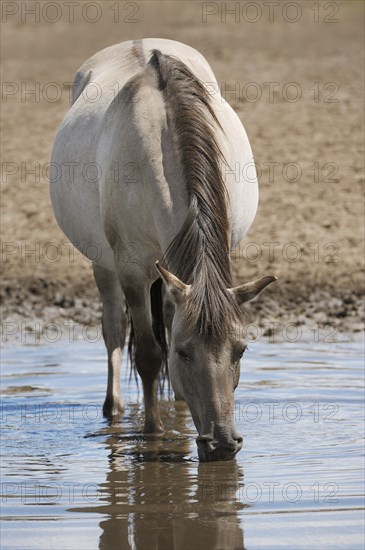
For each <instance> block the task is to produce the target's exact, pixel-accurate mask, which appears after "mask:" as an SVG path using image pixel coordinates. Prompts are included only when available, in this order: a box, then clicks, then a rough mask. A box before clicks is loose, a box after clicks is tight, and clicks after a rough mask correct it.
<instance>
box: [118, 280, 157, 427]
mask: <svg viewBox="0 0 365 550" xmlns="http://www.w3.org/2000/svg"><path fill="white" fill-rule="evenodd" d="M120 279H121V283H122V287H123V291H124V294H125V297H126V300H127V303H128V307H129V310H130V313H131V316H132V320H133V327H134V336H135V363H136V367H137V371H138V374H139V375H140V377H141V379H142V384H143V395H144V407H145V423H144V432H145V433H161V432H163V425H162V422H161V418H160V413H159V409H158V375H159V372H160V369H161V365H162V353H161V349H160V346H159V345H158V343H157V342H156V339H155V336H154V333H153V329H152V314H151V299H150V287H151V284H150V282H147V281H145V280H143V279H139V278H138V276H137V275H136V273H133V276H131V277H127V276H126V275H125V274H123V273H122V274H120Z"/></svg>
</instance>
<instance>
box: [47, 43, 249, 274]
mask: <svg viewBox="0 0 365 550" xmlns="http://www.w3.org/2000/svg"><path fill="white" fill-rule="evenodd" d="M153 49H159V50H160V51H161V52H162V53H164V54H167V55H170V56H174V57H176V58H178V59H180V60H181V61H182V62H183V63H184V64H186V65H187V67H188V68H189V69H190V70H191V71H192V72H193V73H194V74H195V75H196V76H197V77H198V78H199V79H200V80H201V81H203V82H205V83H209V84H210V85H213V86H215V89H216V90H217V94H213V96H212V105H213V108H214V110H215V111H216V113H217V116H218V118H219V120H220V122H221V124H222V126H223V128H224V132H225V134H226V139H223V140H222V143H221V145H222V149H223V150H224V153H225V155H226V158H227V161H228V164H229V165H230V166H231V167H232V168H233V170H236V169H237V170H239V171H240V172H241V175H240V176H239V178H238V180H237V177H236V175H233V176H228V180H229V178H230V180H231V181H228V180H227V183H228V185H227V187H228V191H229V195H230V199H231V201H230V202H231V214H230V218H231V226H232V239H231V240H232V243H233V245H235V244H237V243H238V242H239V241H240V240H241V238H242V237H243V235H244V233H245V232H246V231H247V228H248V227H249V226H250V225H251V222H252V220H253V217H254V215H255V212H256V205H257V183H255V181H253V182H249V181H243V180H242V171H243V167H244V165H245V164H247V162H249V161H251V160H252V153H251V148H250V145H249V142H248V139H247V136H246V133H245V131H244V129H243V127H242V125H241V123H240V121H239V119H238V117H237V115H236V114H235V113H234V111H233V110H232V109H231V108H230V107H229V105H228V104H227V103H226V102H225V101H223V99H222V98H221V95H220V93H219V90H218V85H217V82H216V79H215V77H214V74H213V72H212V70H211V68H210V66H209V64H208V62H207V61H206V60H205V58H204V57H203V56H202V55H201V54H200V53H199V52H197V51H196V50H194V49H193V48H191V47H190V46H187V45H184V44H181V43H179V42H175V41H172V40H165V39H143V40H136V41H128V42H123V43H121V44H116V45H114V46H110V47H108V48H106V49H104V50H101V51H100V52H98V53H96V54H95V55H94V56H92V57H91V58H90V59H88V60H87V61H86V62H85V63H84V64H83V65H82V66H81V68H80V69H79V70H78V72H77V74H76V77H75V80H74V85H73V103H72V106H71V108H70V110H69V111H68V113H67V114H66V116H65V118H64V121H63V123H62V125H61V127H60V129H59V131H58V134H57V137H56V140H55V144H54V148H53V153H52V164H51V198H52V203H53V207H54V211H55V215H56V219H57V221H58V223H59V225H60V227H61V229H62V230H63V231H64V233H65V234H66V235H67V237H68V238H69V239H70V241H71V242H72V243H73V244H74V245H75V246H76V247H77V248H78V249H79V250H80V251H81V252H82V253H83V254H85V255H86V256H89V258H90V259H91V260H93V261H95V262H96V263H98V264H99V265H101V266H103V267H105V268H108V269H111V270H114V259H113V253H112V250H111V247H110V244H109V241H108V239H107V238H106V235H105V232H104V227H105V225H103V223H102V220H101V209H100V200H101V196H100V186H102V182H103V181H105V178H106V177H107V176H108V175H107V174H106V171H108V170H110V166H107V165H106V164H104V162H103V159H102V157H100V154H99V153H100V149H102V147H100V143H101V142H102V141H103V139H104V140H105V133H106V132H108V131H109V130H108V128H109V126H108V125H107V124H106V123H105V121H106V118H107V116H108V113H109V114H110V112H111V111H113V109H114V111H113V112H114V114H115V116H117V117H119V118H120V119H121V120H120V123H119V124H120V126H122V125H123V124H124V120H125V119H123V120H122V118H123V109H122V108H120V109H119V110H118V106H117V103H116V99H117V98H118V97H119V96H120V95H121V93H123V90H124V89H125V87H126V84H127V83H128V82H133V81H134V79H138V78H139V76H138V75H142V79H143V78H144V76H143V75H146V77H147V74H148V71H147V70H146V67H147V64H148V61H149V59H150V57H151V53H152V50H153ZM146 85H149V83H148V82H147V81H146ZM157 93H160V92H159V91H157V87H156V94H157ZM146 97H147V99H146V113H147V115H146V116H149V115H148V113H152V114H153V113H154V110H155V107H154V105H153V102H151V98H148V93H147V94H146ZM155 98H157V96H155ZM115 107H116V108H115ZM129 118H130V117H129ZM125 123H126V125H128V124H129V123H130V120H125ZM124 134H125V135H124V138H123V140H124V141H123V140H122V138H121V137H119V136H117V138H118V139H119V141H120V142H121V144H120V145H121V151H122V150H123V148H125V150H126V151H127V150H128V146H129V145H131V144H128V139H129V138H128V132H127V133H126V132H124ZM150 139H152V137H151V138H150ZM155 150H156V147H155ZM135 152H136V153H137V154H138V150H137V151H133V154H134V153H135ZM127 156H128V155H127ZM100 158H101V162H98V161H99V159H100ZM136 158H138V157H136ZM237 163H238V164H237ZM236 165H237V167H236ZM227 171H228V167H227ZM109 176H110V174H109ZM243 183H245V185H242V184H243ZM245 201H246V206H245V208H244V210H243V211H242V207H241V205H243V204H244V202H245ZM126 211H127V210H126ZM129 216H130V218H131V219H130V220H129V219H126V224H128V223H130V222H131V220H132V219H133V215H132V213H130V214H129ZM177 229H178V228H176V230H177ZM174 230H175V228H172V233H173V232H174Z"/></svg>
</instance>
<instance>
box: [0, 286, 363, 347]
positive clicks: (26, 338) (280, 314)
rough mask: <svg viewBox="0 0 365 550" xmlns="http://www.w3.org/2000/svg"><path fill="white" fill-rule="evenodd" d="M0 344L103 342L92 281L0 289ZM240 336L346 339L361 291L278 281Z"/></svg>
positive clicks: (356, 321) (356, 318)
mask: <svg viewBox="0 0 365 550" xmlns="http://www.w3.org/2000/svg"><path fill="white" fill-rule="evenodd" d="M0 296H1V314H2V315H1V317H2V337H1V338H2V342H3V343H5V342H13V341H19V342H23V343H33V342H39V343H42V342H43V343H44V342H56V341H59V340H60V339H66V340H69V341H73V340H75V339H84V340H87V341H90V342H92V341H96V340H98V339H101V338H102V335H101V327H100V319H101V312H102V305H101V302H100V298H99V295H98V292H97V290H96V288H95V286H94V284H93V282H92V281H90V282H89V283H88V284H87V285H84V284H80V283H79V284H77V283H75V282H73V281H69V280H64V281H52V282H49V281H46V280H45V279H37V280H32V279H26V280H23V281H17V282H15V283H14V282H13V281H10V280H4V281H3V283H2V286H1V294H0ZM246 313H247V315H246V319H247V323H246V326H245V327H243V328H242V335H243V336H244V337H245V338H246V339H247V340H248V341H249V342H250V341H256V340H260V338H262V337H267V338H269V339H271V340H272V341H277V342H279V341H292V342H296V341H301V340H304V341H308V340H309V341H313V342H315V341H323V342H331V341H337V340H340V341H341V340H342V336H341V335H342V334H347V333H349V332H353V333H356V332H359V331H362V330H363V327H364V324H363V319H364V300H363V298H362V295H361V292H360V291H359V292H358V293H354V292H352V291H347V292H346V290H343V291H341V292H340V293H339V292H338V287H337V286H333V287H332V288H326V289H318V288H313V289H310V288H308V284H302V285H300V284H298V283H293V282H291V284H289V282H288V281H280V284H279V283H277V288H276V289H274V288H272V289H270V290H269V289H267V291H266V292H264V293H262V294H261V295H260V298H259V299H257V300H256V301H255V302H252V303H251V304H247V306H246Z"/></svg>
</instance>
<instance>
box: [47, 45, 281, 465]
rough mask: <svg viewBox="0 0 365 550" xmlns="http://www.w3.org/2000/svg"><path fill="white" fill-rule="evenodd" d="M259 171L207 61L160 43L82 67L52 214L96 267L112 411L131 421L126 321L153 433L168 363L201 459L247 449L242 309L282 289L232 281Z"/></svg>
mask: <svg viewBox="0 0 365 550" xmlns="http://www.w3.org/2000/svg"><path fill="white" fill-rule="evenodd" d="M252 164H253V157H252V150H251V147H250V143H249V141H248V137H247V135H246V132H245V130H244V128H243V126H242V124H241V122H240V120H239V118H238V116H237V115H236V113H235V112H234V111H233V109H232V108H231V107H230V106H229V105H228V103H227V102H226V101H224V99H223V98H222V96H221V94H220V92H219V86H218V83H217V80H216V78H215V76H214V74H213V71H212V69H211V68H210V66H209V64H208V62H207V61H206V59H205V58H204V57H203V56H202V55H201V54H200V53H199V52H198V51H196V50H195V49H193V48H191V47H190V46H187V45H185V44H182V43H179V42H175V41H172V40H166V39H153V38H146V39H141V40H133V41H127V42H122V43H120V44H116V45H114V46H111V47H108V48H106V49H103V50H101V51H100V52H98V53H96V54H95V55H94V56H92V57H91V58H90V59H88V60H87V61H86V62H85V63H84V64H83V65H82V66H81V68H80V69H79V70H78V72H77V74H76V77H75V80H74V83H73V87H72V102H71V107H70V109H69V111H68V112H67V114H66V116H65V118H64V120H63V122H62V123H61V126H60V128H59V130H58V133H57V135H56V138H55V142H54V146H53V151H52V159H51V174H50V195H51V202H52V205H53V209H54V214H55V217H56V220H57V222H58V224H59V226H60V228H61V229H62V230H63V232H64V233H65V235H66V236H67V238H68V239H69V240H70V241H71V243H73V245H74V246H75V247H76V248H77V249H78V250H79V251H81V252H82V253H83V254H84V255H85V256H86V257H88V258H89V259H90V260H91V261H92V264H93V273H94V277H95V281H96V285H97V287H98V290H99V293H100V296H101V300H102V304H103V312H102V329H103V337H104V341H105V345H106V349H107V353H108V378H107V390H106V398H105V402H104V406H103V413H104V415H105V416H106V417H108V418H115V417H116V416H118V415H121V414H123V410H124V402H123V400H122V397H121V392H120V368H121V356H122V350H123V347H124V344H125V338H126V331H127V326H128V317H130V319H131V324H132V330H131V338H132V343H133V346H132V345H131V344H130V345H131V347H132V352H131V353H132V357H133V360H134V364H135V368H136V370H137V372H138V374H139V377H140V379H141V380H142V386H143V396H144V411H145V421H144V433H146V434H161V433H163V425H162V422H161V418H160V414H159V409H158V395H159V392H158V389H159V375H160V373H161V370H162V364H163V362H164V360H165V361H166V360H168V372H169V379H170V381H171V386H172V389H173V391H174V393H175V396H176V398H177V399H182V400H185V402H186V403H187V405H188V407H189V409H190V412H191V415H192V419H193V422H194V424H195V427H196V430H197V432H198V436H197V439H196V442H197V447H198V456H199V459H200V461H210V460H225V459H231V458H233V457H234V456H235V455H236V453H237V452H238V451H239V450H240V449H241V447H242V441H243V440H242V436H241V434H239V433H238V431H237V428H236V426H235V424H234V420H233V408H234V390H235V389H236V387H237V385H238V381H239V377H240V360H241V357H242V355H243V353H244V351H245V349H246V342H245V339H244V337H243V332H244V331H243V330H242V326H243V323H244V315H243V309H244V306H243V304H244V303H245V302H247V301H248V300H251V299H253V298H255V297H256V296H257V295H258V294H259V293H260V292H261V291H262V290H263V289H264V288H265V287H266V286H267V285H268V284H270V283H272V282H273V281H274V280H276V277H273V276H266V277H262V278H260V279H258V280H255V281H252V282H249V283H245V284H242V285H240V286H236V287H233V286H232V275H231V267H230V258H229V254H230V251H231V250H233V249H234V248H236V247H237V245H238V244H239V243H240V241H241V240H242V238H243V237H244V235H245V234H246V232H247V230H248V229H249V227H250V226H251V224H252V222H253V220H254V217H255V214H256V210H257V205H258V183H257V178H256V174H255V177H253V176H252V174H251V176H250V178H247V176H246V173H247V170H244V169H243V168H244V167H247V166H248V165H252ZM95 251H96V253H95ZM124 303H126V305H127V312H126V309H125V307H124ZM167 340H168V342H167Z"/></svg>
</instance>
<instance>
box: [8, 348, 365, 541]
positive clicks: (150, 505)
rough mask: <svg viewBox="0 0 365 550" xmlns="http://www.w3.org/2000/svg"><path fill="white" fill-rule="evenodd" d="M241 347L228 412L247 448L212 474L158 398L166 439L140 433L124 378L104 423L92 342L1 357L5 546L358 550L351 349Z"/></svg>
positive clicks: (357, 402) (355, 362)
mask: <svg viewBox="0 0 365 550" xmlns="http://www.w3.org/2000/svg"><path fill="white" fill-rule="evenodd" d="M250 348H251V351H250V352H249V353H248V354H245V359H244V362H243V365H242V377H241V382H240V385H239V387H238V389H237V392H236V404H235V420H236V422H237V424H238V427H239V429H240V431H241V432H242V433H243V435H244V448H243V451H242V452H241V453H239V455H238V456H237V459H236V460H234V461H228V462H220V463H209V464H199V462H198V459H197V451H196V447H195V437H196V433H195V428H194V426H193V424H192V422H191V419H190V415H189V412H188V410H187V408H186V406H185V405H184V404H183V403H181V402H174V401H173V400H171V399H169V398H168V396H165V397H164V398H163V399H162V401H161V414H162V417H163V419H164V424H165V428H166V432H165V434H164V435H163V437H158V438H153V437H145V436H144V435H143V434H142V432H141V428H142V426H143V402H142V395H141V392H140V390H138V389H137V388H136V386H135V384H134V382H133V381H132V382H131V383H130V384H128V383H127V381H126V378H127V375H126V376H125V377H123V383H122V387H123V390H124V397H125V401H126V403H127V406H126V413H125V417H124V420H123V421H122V422H120V423H114V424H112V425H110V424H109V423H108V422H107V421H106V420H105V419H104V418H103V417H102V410H101V405H102V401H103V397H104V391H105V383H106V367H105V353H104V350H103V347H102V346H101V344H95V345H90V344H87V343H84V342H75V343H74V344H67V345H66V344H59V345H52V346H34V347H32V346H26V347H20V348H5V350H4V353H3V366H2V372H3V384H2V393H3V400H2V417H1V419H2V430H3V439H2V450H3V460H2V466H3V484H2V492H3V503H2V511H3V516H4V517H3V519H4V521H3V529H2V537H3V544H4V545H5V546H4V547H6V548H14V549H15V548H24V547H27V548H44V549H46V548H47V550H48V549H51V548H55V549H56V548H57V549H59V548H62V549H63V548H75V549H76V548H77V549H83V548H88V549H92V548H105V549H106V548H108V549H112V548H116V547H120V548H123V549H124V548H126V549H128V548H131V549H132V548H137V549H144V548H146V549H148V550H150V549H151V548H156V549H157V548H158V549H162V548H169V549H172V548H176V549H179V550H180V549H184V550H185V549H186V548H190V549H192V550H194V549H199V550H204V549H205V548H207V549H208V548H209V549H210V548H216V549H219V550H220V549H223V548H224V549H227V550H229V549H235V550H236V549H240V548H246V549H247V550H252V549H255V548H262V549H264V548H287V549H289V548H290V549H294V548H298V549H300V548H303V549H308V548H323V549H326V550H327V549H328V550H329V549H330V548H331V550H332V549H335V548H341V549H346V548H348V549H349V550H350V549H351V550H355V549H356V548H362V547H363V544H362V543H363V540H362V531H361V517H362V515H361V514H362V511H361V508H362V506H363V486H362V480H363V468H362V466H363V462H362V456H363V447H362V424H361V416H362V415H361V414H360V412H359V411H360V408H361V407H362V403H363V388H362V383H361V380H362V345H361V343H360V342H346V343H341V342H340V343H332V344H327V345H324V344H323V343H318V344H313V343H312V344H309V343H308V344H303V343H301V344H300V345H299V344H288V343H286V344H269V343H265V342H259V343H257V344H252V345H251V346H250ZM124 367H125V365H124ZM125 370H126V368H125Z"/></svg>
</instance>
